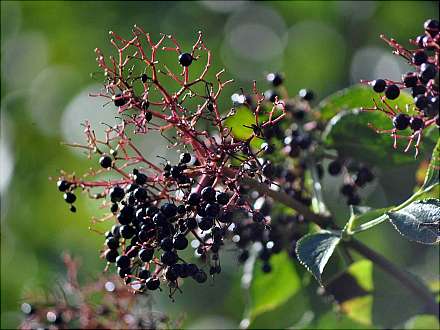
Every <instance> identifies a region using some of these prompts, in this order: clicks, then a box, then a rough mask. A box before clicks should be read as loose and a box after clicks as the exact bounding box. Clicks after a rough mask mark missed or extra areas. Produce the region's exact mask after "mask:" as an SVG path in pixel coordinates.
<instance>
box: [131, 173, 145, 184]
mask: <svg viewBox="0 0 440 330" xmlns="http://www.w3.org/2000/svg"><path fill="white" fill-rule="evenodd" d="M134 180H135V182H136V183H137V184H138V185H143V184H145V183H146V182H147V176H146V175H145V174H143V173H137V174H136V175H135V176H134Z"/></svg>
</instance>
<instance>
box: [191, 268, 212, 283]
mask: <svg viewBox="0 0 440 330" xmlns="http://www.w3.org/2000/svg"><path fill="white" fill-rule="evenodd" d="M192 278H193V279H194V280H196V282H198V283H205V282H206V280H207V279H208V276H207V275H206V273H205V272H204V271H203V270H201V269H199V270H198V271H197V272H196V273H195V274H194V275H192Z"/></svg>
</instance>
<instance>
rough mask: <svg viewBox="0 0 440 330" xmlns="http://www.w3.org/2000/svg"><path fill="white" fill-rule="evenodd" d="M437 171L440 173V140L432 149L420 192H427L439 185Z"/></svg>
mask: <svg viewBox="0 0 440 330" xmlns="http://www.w3.org/2000/svg"><path fill="white" fill-rule="evenodd" d="M439 171H440V139H439V140H438V141H437V144H436V145H435V147H434V150H433V152H432V156H431V162H430V163H429V166H428V170H427V172H426V176H425V180H424V182H423V186H422V188H421V190H423V191H425V192H426V191H429V190H431V189H432V188H434V187H435V186H438V184H439Z"/></svg>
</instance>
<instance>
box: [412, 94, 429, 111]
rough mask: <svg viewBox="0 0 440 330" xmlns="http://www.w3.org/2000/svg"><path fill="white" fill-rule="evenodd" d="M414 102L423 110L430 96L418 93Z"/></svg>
mask: <svg viewBox="0 0 440 330" xmlns="http://www.w3.org/2000/svg"><path fill="white" fill-rule="evenodd" d="M414 104H415V105H416V107H417V108H419V109H420V110H423V109H425V108H426V107H427V106H428V98H427V97H426V96H425V95H417V96H416V97H415V98H414Z"/></svg>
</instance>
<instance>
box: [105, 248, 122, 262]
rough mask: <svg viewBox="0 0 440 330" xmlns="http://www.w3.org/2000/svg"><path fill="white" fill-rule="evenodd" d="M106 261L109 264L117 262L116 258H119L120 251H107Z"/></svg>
mask: <svg viewBox="0 0 440 330" xmlns="http://www.w3.org/2000/svg"><path fill="white" fill-rule="evenodd" d="M104 255H105V259H106V260H107V261H108V262H112V263H113V262H115V261H116V258H117V257H118V255H119V253H118V251H117V250H107V251H105V254H104Z"/></svg>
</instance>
